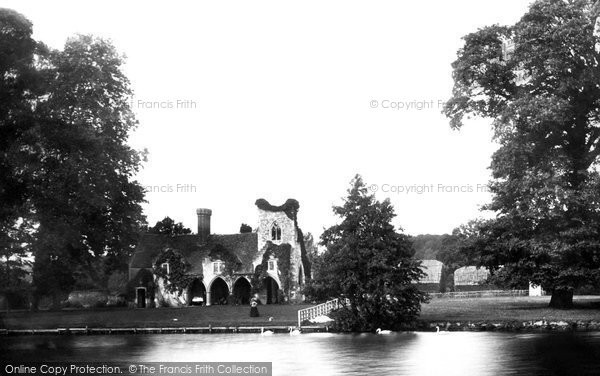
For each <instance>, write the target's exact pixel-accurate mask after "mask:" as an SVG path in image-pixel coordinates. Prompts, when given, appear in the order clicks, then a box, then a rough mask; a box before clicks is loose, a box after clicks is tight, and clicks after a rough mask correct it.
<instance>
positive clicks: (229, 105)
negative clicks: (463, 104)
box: [0, 0, 529, 235]
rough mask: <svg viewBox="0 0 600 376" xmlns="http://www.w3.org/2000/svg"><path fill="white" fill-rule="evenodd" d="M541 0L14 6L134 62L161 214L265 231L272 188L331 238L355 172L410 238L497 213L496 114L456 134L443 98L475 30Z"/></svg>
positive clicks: (309, 226)
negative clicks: (265, 204)
mask: <svg viewBox="0 0 600 376" xmlns="http://www.w3.org/2000/svg"><path fill="white" fill-rule="evenodd" d="M528 4H529V1H522V0H521V1H517V0H503V1H500V0H494V1H481V0H453V1H442V0H435V1H411V2H408V1H398V0H396V1H348V0H343V1H323V0H320V1H301V2H288V1H281V0H277V1H253V2H249V1H210V2H209V1H165V2H151V1H143V2H142V1H122V0H121V1H97V2H93V3H92V2H90V1H42V0H40V1H27V0H18V1H3V0H0V7H8V8H12V9H15V10H17V11H19V12H21V13H23V14H24V15H25V16H26V17H27V18H29V19H30V20H31V21H32V22H33V26H34V37H35V38H36V39H38V40H41V41H43V42H45V43H46V44H48V45H50V46H51V47H54V48H61V47H62V46H63V45H64V42H65V40H66V39H67V38H68V37H69V36H72V35H74V34H77V33H81V34H94V35H96V36H100V37H104V38H110V39H111V40H112V41H113V43H114V44H115V45H116V46H117V48H118V50H119V51H120V52H122V53H123V54H125V55H126V56H127V63H126V66H125V67H124V69H125V71H126V73H127V75H128V77H129V78H130V80H131V83H132V87H133V89H134V91H135V98H134V100H133V103H132V104H133V108H134V111H135V112H136V114H137V118H138V120H139V123H140V125H139V128H138V129H137V130H136V131H135V132H134V133H133V134H132V135H131V138H130V144H131V145H132V146H133V147H134V148H136V149H138V150H141V149H144V148H147V149H148V151H149V160H148V162H147V163H146V164H145V165H144V168H143V170H142V171H141V173H140V174H139V176H138V180H139V181H140V182H141V184H142V185H144V186H151V188H150V189H151V190H152V192H149V193H148V194H147V200H148V203H147V204H145V205H144V210H145V214H146V215H147V217H148V221H149V222H150V223H151V224H153V223H154V222H156V221H157V220H160V219H162V218H163V217H165V216H170V217H172V218H174V219H175V220H177V221H182V222H183V223H184V224H185V225H187V226H188V227H191V228H192V229H194V231H195V229H196V214H195V209H196V208H198V207H205V208H210V209H212V210H213V217H212V230H213V232H215V233H223V234H226V233H236V232H237V231H238V230H239V226H240V224H241V223H242V222H245V223H248V224H250V225H251V226H253V227H255V225H256V222H257V210H256V207H255V206H254V202H255V200H256V199H257V198H265V199H267V200H268V201H269V202H270V203H272V204H274V205H279V204H282V203H283V202H284V201H285V200H286V199H287V198H295V199H297V200H298V201H299V202H300V213H299V221H300V226H301V227H302V228H303V230H304V232H307V231H309V232H312V233H314V234H317V235H318V234H320V233H321V232H322V230H323V228H324V227H328V226H330V225H331V224H333V223H334V222H335V221H336V218H335V217H334V216H333V214H332V211H331V207H332V205H334V204H339V203H341V198H342V197H343V196H345V194H346V190H347V189H348V187H349V182H350V180H351V179H352V177H353V176H354V175H355V174H356V173H360V174H361V175H362V176H363V178H364V179H365V181H366V182H367V183H368V184H369V185H370V186H371V185H373V187H372V188H373V191H376V196H377V198H378V199H384V198H386V197H389V198H390V199H391V202H392V204H393V205H394V207H395V208H396V213H397V214H398V216H397V218H396V222H395V224H396V225H397V226H401V227H402V228H404V230H405V232H406V233H408V234H413V235H416V234H424V233H431V234H441V233H447V232H450V231H452V229H453V228H455V227H457V226H459V225H460V224H462V223H465V222H467V221H468V220H470V219H473V218H476V217H480V216H484V214H483V213H481V212H480V211H479V208H480V206H481V205H482V204H484V203H486V202H488V201H489V199H490V196H489V194H488V193H486V192H485V189H482V188H483V186H484V185H485V184H486V182H487V181H488V179H489V170H488V166H489V164H490V156H491V154H492V153H493V151H494V149H495V145H494V144H493V143H492V141H491V128H490V124H491V121H490V120H489V119H474V120H472V121H471V122H469V123H468V124H467V125H466V126H465V127H464V128H463V129H462V130H460V131H453V130H451V129H450V127H449V125H448V120H447V119H446V118H445V117H444V116H443V115H442V114H441V113H440V110H441V107H440V106H441V103H442V102H443V101H445V100H447V99H448V97H449V96H450V93H451V89H452V69H451V66H450V64H451V63H452V61H454V60H455V58H456V51H457V50H458V48H459V47H460V46H461V37H462V36H464V35H465V34H467V33H469V32H473V31H475V30H477V28H480V27H483V26H486V25H491V24H495V23H498V24H512V23H514V22H516V21H517V20H518V19H519V18H520V17H521V16H522V15H523V13H524V12H525V11H526V10H527V6H528ZM395 187H398V188H395ZM161 190H162V191H163V192H161ZM394 190H395V191H396V192H393V191H394ZM419 192H421V193H419Z"/></svg>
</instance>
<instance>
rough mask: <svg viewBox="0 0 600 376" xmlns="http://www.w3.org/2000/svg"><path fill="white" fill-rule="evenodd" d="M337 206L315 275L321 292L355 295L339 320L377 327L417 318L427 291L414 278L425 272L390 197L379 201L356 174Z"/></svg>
mask: <svg viewBox="0 0 600 376" xmlns="http://www.w3.org/2000/svg"><path fill="white" fill-rule="evenodd" d="M333 211H334V213H335V214H336V215H337V216H339V217H340V218H341V222H340V223H339V224H337V225H334V226H332V227H330V228H328V229H326V230H325V232H324V233H323V235H322V236H321V244H322V245H323V246H325V247H326V251H325V252H324V253H323V259H322V263H321V264H320V266H319V270H318V271H315V275H314V279H315V283H316V284H317V285H318V286H320V287H321V289H322V294H324V295H328V296H329V297H342V298H347V299H349V300H350V303H351V304H350V306H349V307H347V308H346V309H344V310H342V311H341V312H338V313H337V314H336V317H337V318H338V320H337V323H338V325H340V326H341V327H342V328H343V329H345V330H353V331H357V330H374V329H376V328H378V327H383V328H398V327H400V326H401V325H402V324H403V323H406V322H408V321H411V320H414V319H415V318H416V317H417V316H418V314H419V311H420V308H421V303H422V302H424V301H425V295H424V294H423V293H421V292H420V291H418V290H417V288H416V286H415V285H414V284H412V282H414V281H416V280H418V279H419V278H420V277H421V276H422V275H423V272H422V271H421V269H420V268H419V266H420V263H419V261H416V260H415V259H413V257H412V256H413V254H414V250H413V248H412V244H411V242H410V241H409V239H408V237H407V236H406V235H404V234H400V233H397V232H396V230H395V229H394V226H393V225H392V223H391V221H392V219H393V218H394V216H395V214H394V209H393V207H392V206H391V204H390V202H389V200H385V201H383V202H379V201H377V200H375V197H374V195H373V194H369V191H368V189H367V187H366V185H365V184H364V182H363V180H362V178H361V177H360V176H359V175H357V176H356V177H355V178H354V179H353V180H352V182H351V187H350V189H349V190H348V197H346V198H345V200H344V203H343V205H342V206H335V207H334V208H333ZM341 320H344V322H340V321H341Z"/></svg>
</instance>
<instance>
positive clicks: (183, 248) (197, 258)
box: [129, 232, 258, 274]
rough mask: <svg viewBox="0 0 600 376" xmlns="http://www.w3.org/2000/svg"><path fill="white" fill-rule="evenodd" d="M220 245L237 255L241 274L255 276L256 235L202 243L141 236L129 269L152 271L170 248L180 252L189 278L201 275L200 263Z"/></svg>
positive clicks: (216, 237)
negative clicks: (160, 255)
mask: <svg viewBox="0 0 600 376" xmlns="http://www.w3.org/2000/svg"><path fill="white" fill-rule="evenodd" d="M216 245H221V246H223V248H225V250H227V251H229V252H231V253H232V254H234V255H236V256H237V257H238V259H239V261H240V262H241V263H242V265H243V267H242V270H239V272H242V273H252V272H254V270H253V268H252V261H253V260H254V259H255V258H256V256H257V253H258V235H257V234H256V233H254V232H252V233H245V234H231V235H210V236H209V238H208V240H207V241H206V242H202V241H201V240H200V237H199V236H198V235H178V236H168V235H157V234H144V235H142V237H141V239H140V242H139V243H138V245H137V247H136V249H135V251H134V253H133V256H132V257H131V261H130V263H129V267H130V268H152V263H153V262H154V260H155V259H156V257H158V255H159V253H160V252H161V251H163V250H164V249H167V248H171V249H174V250H177V251H179V252H180V253H181V254H182V255H183V257H184V258H185V259H186V261H187V262H189V263H190V265H191V268H190V270H189V274H201V273H202V261H203V260H204V258H206V257H208V254H209V253H210V251H211V249H213V247H214V246H216Z"/></svg>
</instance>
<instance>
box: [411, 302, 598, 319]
mask: <svg viewBox="0 0 600 376" xmlns="http://www.w3.org/2000/svg"><path fill="white" fill-rule="evenodd" d="M549 302H550V297H549V296H540V297H529V296H519V297H490V298H471V299H432V300H431V302H430V303H429V304H424V305H423V307H422V309H421V320H423V321H451V322H453V321H462V322H464V321H537V320H547V321H560V320H563V321H578V320H581V321H589V320H597V321H600V296H575V297H574V299H573V303H574V306H575V307H574V308H573V309H569V310H561V309H553V308H548V303H549Z"/></svg>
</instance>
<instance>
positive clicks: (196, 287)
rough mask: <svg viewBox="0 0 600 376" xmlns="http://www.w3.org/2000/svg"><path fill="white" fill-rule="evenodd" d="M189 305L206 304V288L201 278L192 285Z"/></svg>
mask: <svg viewBox="0 0 600 376" xmlns="http://www.w3.org/2000/svg"><path fill="white" fill-rule="evenodd" d="M189 305H206V288H205V287H204V283H202V281H201V280H200V279H199V278H196V279H194V281H193V282H192V284H191V285H190V290H189Z"/></svg>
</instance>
